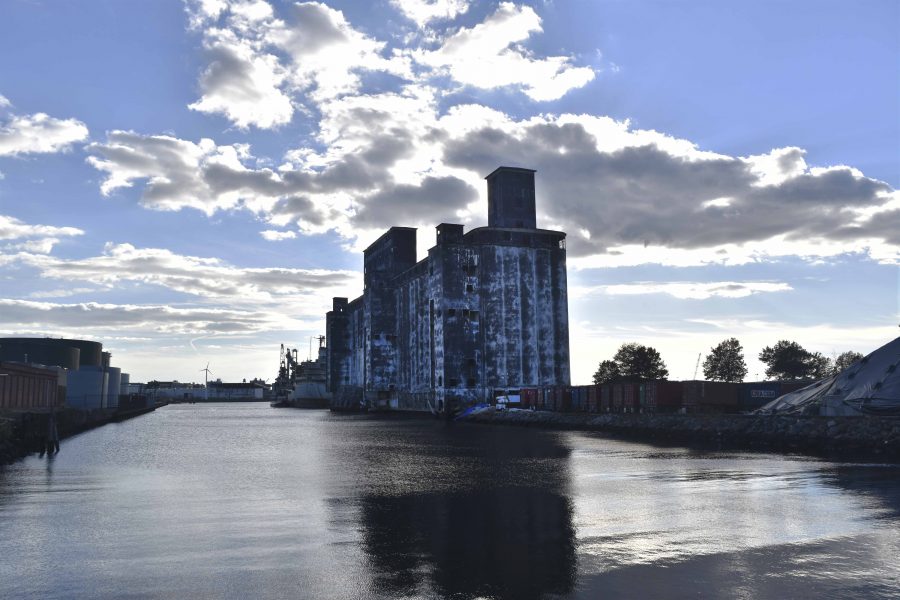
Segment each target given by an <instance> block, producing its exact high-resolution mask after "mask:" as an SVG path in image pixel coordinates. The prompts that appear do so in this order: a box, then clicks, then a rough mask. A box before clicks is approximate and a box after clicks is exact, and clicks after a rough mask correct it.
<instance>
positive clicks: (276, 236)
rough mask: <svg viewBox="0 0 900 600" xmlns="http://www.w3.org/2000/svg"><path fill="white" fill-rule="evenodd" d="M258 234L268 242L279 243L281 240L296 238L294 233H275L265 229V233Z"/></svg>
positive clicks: (272, 230)
mask: <svg viewBox="0 0 900 600" xmlns="http://www.w3.org/2000/svg"><path fill="white" fill-rule="evenodd" d="M259 234H260V235H261V236H263V238H264V239H266V240H268V241H270V242H279V241H281V240H292V239H294V238H296V237H297V233H296V232H294V231H276V230H274V229H267V230H266V231H260V232H259Z"/></svg>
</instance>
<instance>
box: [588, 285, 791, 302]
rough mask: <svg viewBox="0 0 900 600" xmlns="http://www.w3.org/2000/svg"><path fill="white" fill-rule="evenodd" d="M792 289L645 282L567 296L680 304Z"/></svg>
mask: <svg viewBox="0 0 900 600" xmlns="http://www.w3.org/2000/svg"><path fill="white" fill-rule="evenodd" d="M792 289H793V288H792V287H791V286H790V285H789V284H787V283H783V282H775V281H703V282H700V281H695V282H688V281H672V282H650V281H648V282H639V283H626V284H615V285H601V286H595V287H592V288H584V289H579V288H574V289H572V290H571V292H570V294H571V295H572V296H574V297H579V296H590V295H591V294H592V293H594V292H601V293H604V294H608V295H610V296H643V295H647V294H666V295H669V296H672V297H673V298H678V299H681V300H707V299H709V298H746V297H747V296H752V295H754V294H761V293H770V292H787V291H791V290H792Z"/></svg>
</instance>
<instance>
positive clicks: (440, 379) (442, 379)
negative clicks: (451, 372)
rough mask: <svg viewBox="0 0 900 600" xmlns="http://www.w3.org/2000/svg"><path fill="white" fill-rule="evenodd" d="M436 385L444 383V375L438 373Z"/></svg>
mask: <svg viewBox="0 0 900 600" xmlns="http://www.w3.org/2000/svg"><path fill="white" fill-rule="evenodd" d="M438 385H444V377H443V375H438Z"/></svg>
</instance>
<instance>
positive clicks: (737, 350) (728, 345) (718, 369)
mask: <svg viewBox="0 0 900 600" xmlns="http://www.w3.org/2000/svg"><path fill="white" fill-rule="evenodd" d="M746 376H747V363H746V362H744V348H743V347H742V346H741V343H740V342H739V341H737V339H736V338H730V339H727V340H723V341H721V342H719V345H718V346H716V347H715V348H712V349H711V350H710V351H709V354H708V355H707V356H706V359H705V360H704V361H703V377H705V378H706V379H708V380H710V381H732V382H734V381H743V380H744V377H746Z"/></svg>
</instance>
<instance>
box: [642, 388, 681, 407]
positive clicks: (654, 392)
mask: <svg viewBox="0 0 900 600" xmlns="http://www.w3.org/2000/svg"><path fill="white" fill-rule="evenodd" d="M683 395H684V385H683V384H682V382H680V381H645V382H644V383H642V384H641V391H640V398H641V409H642V410H643V411H644V412H650V413H667V412H668V413H671V412H676V411H677V410H678V409H680V408H681V404H682V397H683Z"/></svg>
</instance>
